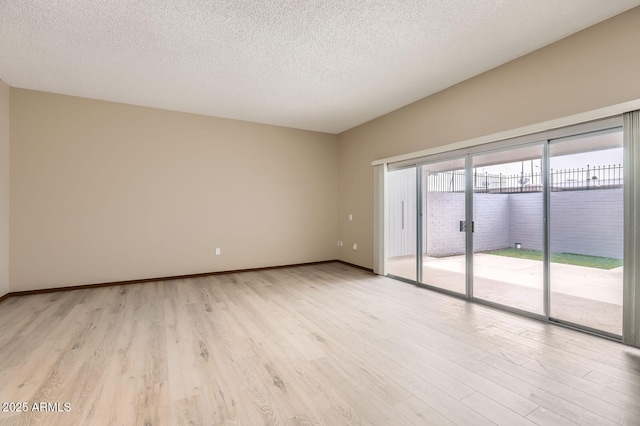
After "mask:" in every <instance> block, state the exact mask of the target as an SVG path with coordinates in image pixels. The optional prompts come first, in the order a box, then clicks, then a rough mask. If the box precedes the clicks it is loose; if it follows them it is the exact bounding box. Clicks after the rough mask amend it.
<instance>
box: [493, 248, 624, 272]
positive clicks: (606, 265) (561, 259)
mask: <svg viewBox="0 0 640 426" xmlns="http://www.w3.org/2000/svg"><path fill="white" fill-rule="evenodd" d="M486 253H487V254H495V255H496V256H506V257H515V258H518V259H530V260H542V252H541V251H537V250H518V249H502V250H492V251H488V252H486ZM551 261H552V262H553V263H564V264H567V265H576V266H586V267H588V268H598V269H613V268H617V267H619V266H622V259H613V258H611V257H600V256H586V255H584V254H574V253H551Z"/></svg>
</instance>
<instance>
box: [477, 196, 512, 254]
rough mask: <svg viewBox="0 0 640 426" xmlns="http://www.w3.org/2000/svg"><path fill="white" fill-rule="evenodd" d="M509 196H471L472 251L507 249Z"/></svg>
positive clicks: (508, 243)
mask: <svg viewBox="0 0 640 426" xmlns="http://www.w3.org/2000/svg"><path fill="white" fill-rule="evenodd" d="M510 197H511V195H509V194H481V193H480V194H473V221H474V222H475V224H474V225H475V226H474V233H473V251H474V252H478V251H488V250H496V249H500V248H504V247H509V245H510V242H509V241H510V240H509V223H510V211H511V210H510V209H509V198H510Z"/></svg>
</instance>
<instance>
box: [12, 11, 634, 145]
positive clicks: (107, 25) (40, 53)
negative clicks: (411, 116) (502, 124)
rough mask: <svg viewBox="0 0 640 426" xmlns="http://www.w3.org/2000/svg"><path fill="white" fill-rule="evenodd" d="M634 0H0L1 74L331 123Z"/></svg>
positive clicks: (349, 121)
mask: <svg viewBox="0 0 640 426" xmlns="http://www.w3.org/2000/svg"><path fill="white" fill-rule="evenodd" d="M639 4H640V0H615V1H613V0H561V1H559V0H535V1H531V0H486V1H479V0H447V1H442V0H440V1H438V0H386V1H383V0H378V1H376V0H326V1H321V0H316V1H303V0H272V1H248V0H244V1H242V0H218V1H205V0H108V1H95V0H94V1H88V0H58V1H52V0H0V79H2V80H4V81H5V82H6V83H7V84H9V85H10V86H13V87H20V88H27V89H34V90H42V91H47V92H54V93H62V94H68V95H75V96H82V97H88V98H95V99H104V100H110V101H117V102H124V103H129V104H135V105H144V106H151V107H157V108H165V109H169V110H176V111H185V112H193V113H198V114H206V115H212V116H218V117H226V118H234V119H239V120H247V121H253V122H259V123H268V124H275V125H281V126H287V127H295V128H301V129H310V130H318V131H324V132H329V133H339V132H341V131H344V130H346V129H349V128H351V127H354V126H356V125H358V124H361V123H363V122H366V121H369V120H371V119H373V118H376V117H378V116H380V115H383V114H385V113H387V112H390V111H393V110H395V109H397V108H399V107H402V106H404V105H406V104H408V103H411V102H413V101H416V100H418V99H420V98H423V97H425V96H427V95H430V94H432V93H435V92H437V91H440V90H442V89H444V88H446V87H448V86H451V85H453V84H455V83H458V82H460V81H462V80H465V79H467V78H470V77H472V76H474V75H477V74H479V73H481V72H484V71H486V70H489V69H491V68H494V67H496V66H498V65H501V64H503V63H505V62H508V61H510V60H512V59H514V58H517V57H519V56H522V55H524V54H526V53H528V52H531V51H533V50H535V49H537V48H540V47H542V46H545V45H547V44H549V43H551V42H553V41H556V40H559V39H560V38H563V37H566V36H568V35H570V34H572V33H575V32H577V31H579V30H581V29H583V28H586V27H588V26H591V25H593V24H595V23H597V22H600V21H602V20H605V19H607V18H609V17H611V16H614V15H616V14H618V13H621V12H623V11H625V10H628V9H630V8H632V7H634V6H636V5H639Z"/></svg>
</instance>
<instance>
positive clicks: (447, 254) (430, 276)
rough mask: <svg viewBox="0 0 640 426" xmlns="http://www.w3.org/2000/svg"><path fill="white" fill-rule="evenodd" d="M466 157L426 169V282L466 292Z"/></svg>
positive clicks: (424, 169)
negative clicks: (461, 229)
mask: <svg viewBox="0 0 640 426" xmlns="http://www.w3.org/2000/svg"><path fill="white" fill-rule="evenodd" d="M464 180H465V177H464V158H458V159H455V160H449V161H442V162H439V163H432V164H425V165H423V166H422V203H423V205H422V211H423V215H422V220H423V224H422V252H423V253H424V255H423V259H422V282H423V283H424V284H428V285H432V286H435V287H440V288H443V289H446V290H451V291H455V292H457V293H462V294H464V293H465V269H466V268H465V233H464V232H461V231H460V221H464V218H465V195H464V186H465V184H464Z"/></svg>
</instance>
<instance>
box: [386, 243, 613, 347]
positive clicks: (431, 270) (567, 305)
mask: <svg viewBox="0 0 640 426" xmlns="http://www.w3.org/2000/svg"><path fill="white" fill-rule="evenodd" d="M473 267H474V296H475V297H477V298H480V299H483V300H487V301H490V302H494V303H499V304H502V305H506V306H510V307H514V308H518V309H521V310H524V311H528V312H534V313H537V314H542V313H543V305H542V301H543V290H542V276H543V270H542V262H540V261H535V260H528V259H517V258H511V257H505V256H496V255H491V254H486V253H475V254H474V266H473ZM464 270H465V256H464V255H458V256H448V257H442V258H435V257H428V256H425V257H424V258H423V282H424V283H425V284H429V285H432V286H435V287H439V288H444V289H447V290H452V291H456V292H459V293H464ZM387 272H388V273H389V274H392V275H396V276H400V277H405V278H408V279H412V280H415V278H416V273H415V257H413V256H403V257H396V258H392V259H389V261H388V264H387ZM550 311H551V312H550V314H551V316H552V317H554V318H557V319H560V320H565V321H570V322H573V323H576V324H580V325H585V326H588V327H591V328H594V329H598V330H602V331H606V332H609V333H613V334H617V335H620V334H621V333H622V267H619V268H614V269H611V270H604V269H597V268H588V267H583V266H574V265H565V264H559V263H551V306H550Z"/></svg>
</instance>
